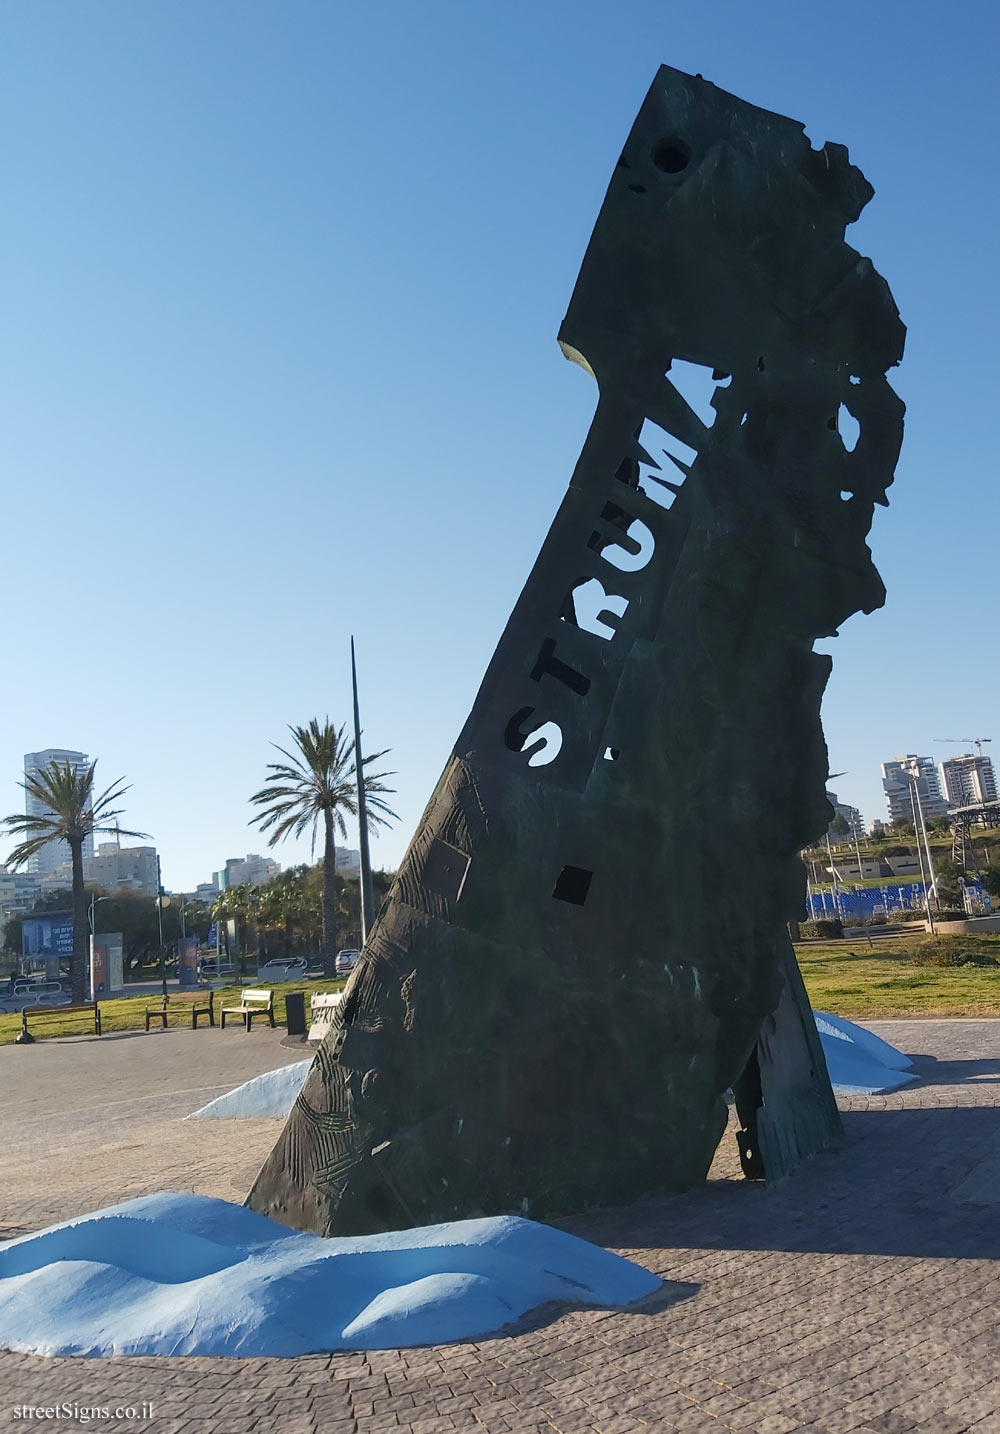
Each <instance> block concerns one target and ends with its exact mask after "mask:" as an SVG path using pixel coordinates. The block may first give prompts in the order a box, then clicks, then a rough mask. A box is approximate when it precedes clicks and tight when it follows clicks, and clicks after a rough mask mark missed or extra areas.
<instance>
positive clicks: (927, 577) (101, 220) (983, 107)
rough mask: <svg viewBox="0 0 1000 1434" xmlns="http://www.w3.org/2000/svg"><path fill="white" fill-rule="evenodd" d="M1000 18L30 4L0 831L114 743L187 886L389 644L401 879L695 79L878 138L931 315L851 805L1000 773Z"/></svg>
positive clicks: (380, 672)
mask: <svg viewBox="0 0 1000 1434" xmlns="http://www.w3.org/2000/svg"><path fill="white" fill-rule="evenodd" d="M997 15H998V10H997V7H996V6H995V5H993V4H989V3H985V0H964V3H961V4H958V5H952V6H948V7H945V8H943V9H942V7H941V6H940V5H938V4H934V5H932V4H930V3H925V0H881V3H879V0H875V2H874V3H873V0H865V3H858V0H847V3H842V4H837V5H831V6H827V5H811V6H805V5H802V4H801V3H790V0H781V3H768V0H762V3H759V4H756V5H748V4H746V3H745V0H744V3H739V4H735V3H731V0H717V3H713V4H712V5H702V4H692V3H684V4H680V3H666V0H656V3H654V0H618V3H616V4H614V5H611V4H606V3H605V4H597V3H593V0H589V3H588V0H531V3H525V0H508V3H507V4H505V5H502V6H498V5H485V4H470V3H468V0H454V3H442V0H422V3H420V4H417V3H416V0H380V3H379V4H377V5H348V4H345V3H336V0H281V3H276V0H267V3H262V0H204V3H202V0H197V3H196V0H170V3H165V4H152V3H147V4H138V3H136V0H91V3H71V0H8V3H7V4H6V5H4V6H3V7H2V9H0V56H2V59H0V69H2V73H0V127H2V130H3V133H4V136H5V140H4V145H3V150H2V154H0V189H2V193H3V198H4V211H5V218H4V221H3V224H2V226H0V286H2V287H0V311H2V313H3V315H4V321H3V337H2V339H0V462H2V470H3V476H4V484H3V492H4V499H3V507H4V514H5V517H6V520H7V521H6V524H5V531H6V543H5V546H4V560H3V566H2V577H3V585H4V594H5V602H4V616H5V633H6V642H5V647H4V651H5V662H4V671H5V676H6V679H7V681H6V699H5V701H4V702H3V704H2V711H0V733H2V742H0V806H2V807H3V810H4V811H15V810H18V809H21V807H22V801H23V795H22V793H21V791H20V789H19V788H18V786H17V781H18V779H19V776H20V767H21V760H22V754H23V753H24V752H26V751H34V750H37V749H40V748H43V747H48V746H66V747H74V748H79V749H82V750H84V751H87V752H89V753H91V754H92V755H95V756H97V757H99V758H100V765H99V767H98V775H99V777H104V778H105V779H107V780H109V781H110V780H111V779H112V778H115V777H118V776H119V775H125V776H126V777H127V778H128V779H129V780H130V781H131V782H132V784H133V786H132V790H131V792H130V793H129V795H128V799H127V805H128V813H129V818H130V821H131V824H133V825H135V826H137V827H139V828H141V829H143V830H146V831H148V832H151V833H152V834H153V835H154V837H155V838H156V841H157V844H158V846H159V848H160V851H161V855H162V860H163V873H164V881H165V883H166V884H167V885H168V886H170V887H175V888H183V887H190V886H192V885H193V884H194V883H195V882H197V881H199V880H202V879H204V878H207V876H208V875H209V873H210V871H211V870H212V869H214V868H217V867H218V866H220V865H221V863H222V862H223V861H224V860H225V858H226V857H227V856H235V855H238V854H242V853H244V852H246V851H247V850H248V849H249V850H255V851H256V850H262V849H263V848H262V839H261V838H260V837H259V836H258V835H257V834H255V833H254V832H253V831H251V830H248V827H247V818H248V816H249V815H250V809H249V808H248V806H247V797H248V796H249V794H250V793H251V792H252V791H253V790H255V788H256V787H257V786H259V785H260V783H261V781H262V779H263V776H264V769H265V764H266V762H267V761H268V760H269V759H270V757H271V756H272V755H273V754H272V753H271V750H270V748H269V745H268V744H269V742H271V741H281V740H282V739H283V737H284V734H285V729H286V726H287V724H289V723H293V722H305V721H307V720H308V719H309V718H310V717H311V716H313V715H314V714H318V715H320V716H323V715H325V714H326V713H329V714H330V715H331V717H333V718H334V719H335V720H336V721H337V722H342V721H344V722H346V721H349V713H350V705H349V703H350V673H349V650H348V643H349V635H350V633H351V632H352V631H353V632H354V633H355V635H356V637H357V641H358V645H359V661H360V674H361V682H362V700H363V707H364V720H365V727H366V741H367V742H370V744H371V745H373V746H378V747H391V748H392V756H391V762H390V765H391V766H392V767H393V768H395V769H396V771H397V773H398V775H397V777H396V778H395V779H394V783H393V784H394V785H395V786H396V787H397V789H398V795H397V798H396V806H397V809H398V811H399V812H400V814H401V817H402V820H401V822H400V823H399V825H398V827H397V828H396V830H395V831H394V833H393V834H392V835H390V836H385V837H383V838H382V839H381V840H380V841H379V842H378V843H377V845H376V847H375V850H374V855H375V858H376V860H377V861H379V862H381V863H383V864H387V865H394V864H395V863H396V862H397V861H398V859H399V857H400V856H401V854H402V852H403V850H404V848H405V846H406V843H407V841H408V839H409V837H410V835H411V833H412V830H413V827H414V825H415V823H416V821H417V820H418V818H419V816H420V813H421V811H422V809H423V806H424V804H425V802H426V800H427V798H428V796H429V794H430V792H431V789H432V787H433V785H434V782H435V781H436V780H437V777H438V775H439V772H440V769H441V767H442V764H443V762H444V760H445V758H446V757H447V755H448V752H449V751H450V749H451V746H452V743H453V742H454V740H455V737H456V735H457V733H458V731H459V729H460V727H461V725H462V722H463V720H464V718H465V716H466V713H467V711H468V709H469V706H470V704H471V702H472V700H473V697H474V696H475V693H476V690H477V687H478V683H479V680H480V678H481V676H482V673H483V671H484V669H485V666H486V663H487V661H488V660H489V657H490V655H491V653H492V651H493V648H494V645H495V643H496V640H497V638H498V636H499V634H500V632H501V630H502V627H503V624H504V622H505V620H506V617H507V614H508V612H509V610H510V607H511V605H512V603H513V601H514V599H515V597H516V595H517V593H518V592H519V590H520V587H521V585H522V583H523V581H524V579H525V577H526V575H527V572H528V569H529V567H530V564H531V562H532V559H533V558H534V555H535V553H536V551H537V549H538V546H539V544H540V542H541V540H542V537H543V536H544V534H545V531H546V530H547V527H548V524H549V522H550V519H551V517H552V515H553V513H554V512H555V509H556V506H557V504H558V502H559V500H560V498H561V496H562V493H563V491H564V489H565V486H566V483H567V481H568V479H569V476H570V473H571V471H572V468H573V464H574V462H575V460H576V457H577V454H578V452H579V449H580V447H581V445H582V443H583V440H584V437H585V434H586V430H587V426H588V423H589V420H590V417H591V413H592V409H593V405H594V401H595V398H596V391H595V389H594V388H593V386H592V384H591V382H590V380H588V378H587V377H586V376H585V375H584V374H583V373H582V372H581V371H580V370H579V369H577V368H576V367H574V366H572V365H570V364H567V363H566V361H565V360H564V359H563V358H562V357H561V355H560V353H559V350H558V348H557V345H556V341H555V335H556V330H557V328H558V325H559V321H560V319H561V317H562V315H563V312H564V310H565V307H566V304H567V301H568V299H569V295H570V292H571V290H572V287H573V283H574V280H575V278H576V274H577V271H578V268H579V264H580V260H581V258H582V256H583V252H584V249H585V246H586V243H587V239H588V237H589V234H590V230H591V227H592V225H593V222H594V219H595V218H596V215H597V211H598V208H599V206H600V203H601V200H602V198H603V195H604V190H605V188H606V186H607V182H608V179H609V177H610V174H611V170H612V166H613V164H614V162H615V159H616V158H617V155H618V153H619V151H620V148H621V145H622V143H623V141H624V139H625V136H626V134H627V133H628V130H629V127H630V124H631V122H632V119H633V117H634V115H635V112H636V110H637V108H638V106H639V104H640V102H641V100H642V98H643V96H644V94H645V92H646V89H647V88H648V86H649V83H650V80H651V79H652V76H653V74H654V72H655V70H656V68H657V66H658V65H659V64H660V63H663V62H666V63H669V64H672V65H676V66H678V67H679V68H681V69H686V70H690V71H693V72H694V71H697V72H700V73H702V74H704V75H705V76H706V78H708V79H711V80H713V81H715V82H716V83H717V84H719V85H721V86H723V87H724V88H726V89H729V90H732V91H734V92H735V93H737V94H739V95H741V96H743V97H744V98H746V99H749V100H751V101H753V102H755V103H758V104H761V105H763V106H765V107H767V108H769V109H773V110H777V111H779V112H780V113H783V114H788V115H792V116H794V117H795V118H797V119H800V120H802V121H804V122H805V124H806V128H807V132H808V134H809V135H810V137H811V138H812V139H813V141H814V142H818V143H822V141H824V140H826V139H833V140H837V141H840V142H843V143H846V144H847V145H848V146H849V147H850V151H851V156H852V158H853V159H854V160H855V161H856V162H857V163H858V164H859V165H860V166H861V168H862V169H863V170H864V171H865V173H866V174H867V176H868V177H869V179H870V180H871V181H872V183H873V184H874V186H875V189H876V196H875V199H874V200H873V201H872V203H871V205H870V206H869V208H868V210H867V211H866V212H865V214H864V215H863V216H862V218H861V220H860V222H859V223H858V224H857V225H855V226H854V227H853V229H852V230H851V231H849V235H850V237H851V238H852V242H853V243H854V244H855V245H856V246H857V247H858V248H860V249H861V251H862V252H863V253H867V254H870V255H871V257H872V258H873V260H874V262H875V264H876V265H877V267H878V268H879V269H880V270H881V271H882V272H883V273H884V274H885V276H886V277H887V278H888V280H889V282H890V284H891V286H892V289H893V292H894V294H895V297H896V301H897V303H898V305H899V308H900V311H901V313H902V315H903V318H904V320H905V322H906V323H907V325H908V326H909V337H908V342H907V353H906V359H905V362H904V365H903V367H902V368H901V369H899V370H898V371H897V372H896V374H895V378H894V382H895V385H896V387H897V388H898V390H899V392H900V393H901V395H902V396H903V397H904V399H905V400H906V402H907V405H908V409H909V412H908V416H907V436H906V441H905V444H904V449H903V458H902V461H901V463H900V465H899V469H898V472H897V481H896V485H895V487H894V488H893V489H892V490H891V494H890V496H891V499H892V506H891V508H890V509H889V510H888V511H887V512H884V513H883V512H881V511H880V512H879V513H878V514H877V517H876V524H875V529H874V533H873V537H872V547H873V550H874V554H875V559H876V562H877V565H878V567H879V568H880V570H881V572H882V575H883V577H884V579H885V582H886V585H887V587H888V590H889V598H888V604H887V607H886V608H885V609H884V611H882V612H881V613H878V614H876V615H874V616H873V617H870V618H861V617H858V618H855V619H853V620H852V621H851V622H850V623H848V624H847V625H846V626H845V628H844V629H843V632H842V636H841V637H840V638H839V639H838V640H837V641H836V642H834V643H832V644H831V650H832V651H833V652H834V656H835V668H834V675H833V678H832V682H831V685H830V688H829V690H828V695H827V699H826V704H825V724H826V731H827V738H828V742H829V747H830V757H831V765H832V768H833V770H834V771H840V770H843V769H846V770H847V773H848V775H846V776H844V777H839V778H838V779H837V781H836V783H835V787H836V789H837V791H838V793H839V794H840V796H841V798H842V799H843V800H848V801H851V802H853V803H855V804H857V805H859V806H860V807H861V808H862V810H863V812H864V813H865V816H866V817H868V818H870V817H872V816H874V815H881V814H882V801H881V788H880V783H879V773H878V764H879V762H880V761H881V760H884V759H885V758H887V757H890V756H893V755H895V754H896V753H899V752H903V751H920V752H925V753H930V754H933V755H934V756H935V757H937V758H938V759H940V758H942V757H945V756H948V755H950V751H949V748H948V747H947V746H940V745H936V744H935V743H934V741H933V739H934V738H937V737H966V736H979V735H982V736H995V737H996V738H997V743H996V746H995V748H994V749H992V750H994V751H996V753H997V756H998V757H1000V724H998V723H997V721H996V717H997V696H998V682H1000V679H998V676H997V662H996V644H995V632H996V615H995V614H996V607H997V601H998V591H997V583H996V579H995V577H994V572H995V568H996V551H997V531H998V529H997V519H998V500H997V496H996V486H995V471H996V458H995V452H994V449H995V423H994V415H995V411H996V391H997V382H996V379H997V373H996V370H997V363H996V358H995V353H996V347H997V334H998V332H1000V324H998V314H997V241H996V230H997V212H998V197H997V195H998V189H997V183H996V172H997V158H996V136H997V132H998V124H997V108H998V106H997V86H996V70H995V66H996V55H997V40H998V35H997V29H998V20H997ZM986 750H987V751H990V750H991V749H990V748H987V749H986ZM350 844H352V845H356V832H352V833H351V838H350ZM0 854H2V851H0ZM275 855H276V856H277V858H278V859H279V860H280V861H281V862H282V863H283V864H288V863H290V862H292V861H294V860H296V859H298V860H302V859H307V858H308V845H307V844H306V845H301V846H299V847H298V848H295V847H292V846H285V847H284V848H280V849H278V850H277V851H276V852H275Z"/></svg>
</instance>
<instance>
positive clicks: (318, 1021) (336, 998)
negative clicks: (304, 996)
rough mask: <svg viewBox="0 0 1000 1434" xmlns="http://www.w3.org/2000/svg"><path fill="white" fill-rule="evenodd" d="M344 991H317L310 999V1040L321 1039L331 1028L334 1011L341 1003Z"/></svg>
mask: <svg viewBox="0 0 1000 1434" xmlns="http://www.w3.org/2000/svg"><path fill="white" fill-rule="evenodd" d="M343 994H344V993H343V992H342V991H317V992H316V993H315V995H314V996H313V997H312V998H311V999H310V1002H309V1006H310V1011H311V1015H312V1024H311V1025H310V1027H309V1036H308V1039H309V1040H310V1041H321V1040H322V1039H323V1037H324V1036H325V1035H326V1033H327V1031H328V1030H329V1029H330V1023H331V1022H332V1020H333V1013H334V1011H335V1010H336V1009H337V1007H338V1006H339V1005H340V998H341V996H342V995H343Z"/></svg>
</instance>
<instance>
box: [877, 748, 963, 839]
mask: <svg viewBox="0 0 1000 1434" xmlns="http://www.w3.org/2000/svg"><path fill="white" fill-rule="evenodd" d="M882 786H883V788H884V789H885V800H886V806H887V807H888V808H889V822H890V824H891V823H892V822H911V823H912V821H913V816H914V798H913V790H914V786H915V787H916V792H917V797H918V798H919V801H920V807H921V808H922V809H923V814H924V820H925V821H927V820H928V819H929V818H930V817H943V816H944V815H945V813H946V812H947V810H948V803H947V801H946V800H945V798H944V796H943V795H942V793H941V781H940V778H939V777H938V769H937V767H936V766H935V765H934V760H933V758H931V757H918V756H917V755H916V754H915V753H913V752H909V753H907V755H906V756H905V757H893V759H892V761H891V762H883V763H882Z"/></svg>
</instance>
